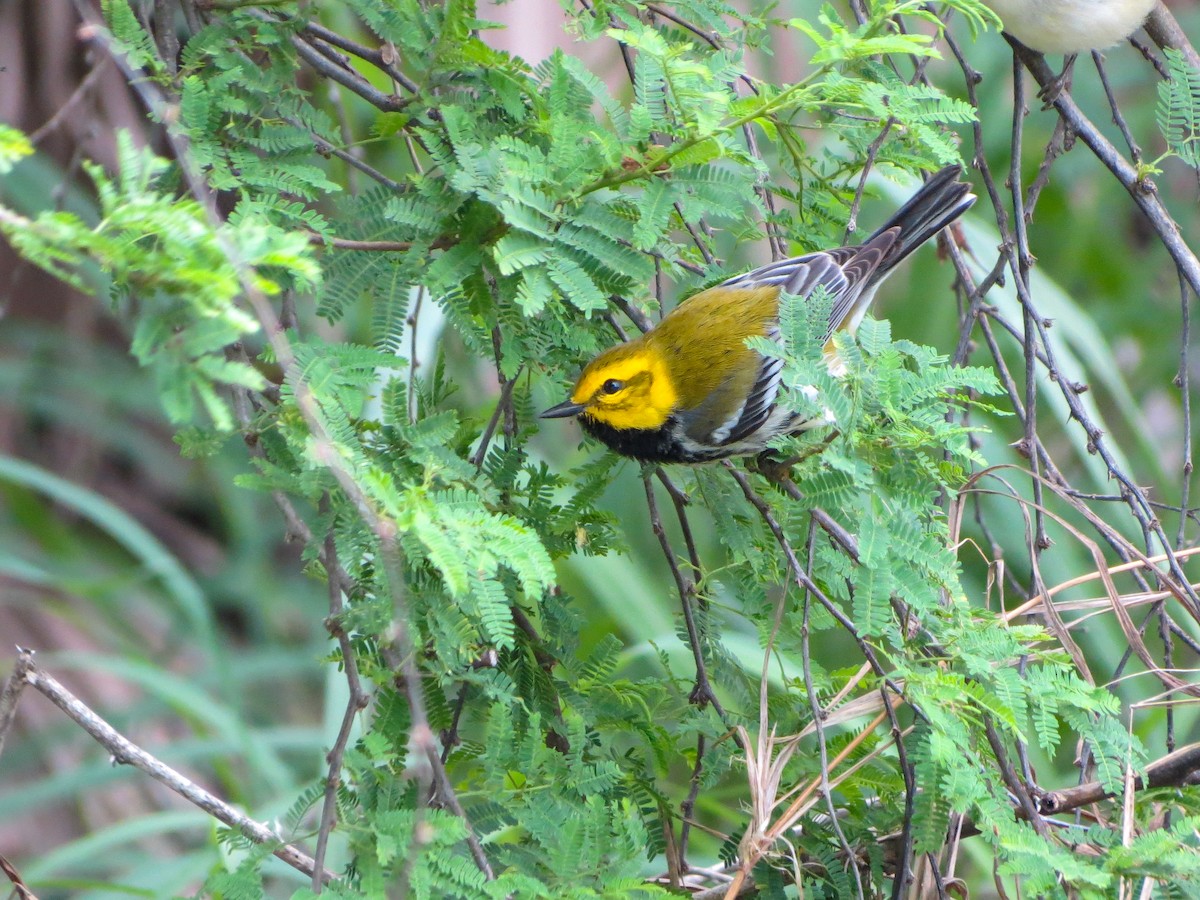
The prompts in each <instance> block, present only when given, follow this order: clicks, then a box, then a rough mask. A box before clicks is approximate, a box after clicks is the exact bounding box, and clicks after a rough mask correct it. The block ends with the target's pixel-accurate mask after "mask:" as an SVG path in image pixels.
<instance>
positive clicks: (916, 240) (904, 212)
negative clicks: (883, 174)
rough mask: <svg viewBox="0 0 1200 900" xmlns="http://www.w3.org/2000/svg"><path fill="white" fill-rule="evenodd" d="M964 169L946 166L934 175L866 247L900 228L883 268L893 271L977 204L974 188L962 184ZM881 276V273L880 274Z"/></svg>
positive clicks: (869, 239)
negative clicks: (972, 191) (961, 177)
mask: <svg viewBox="0 0 1200 900" xmlns="http://www.w3.org/2000/svg"><path fill="white" fill-rule="evenodd" d="M961 174H962V166H946V168H944V169H942V170H941V171H939V172H937V173H935V174H934V175H933V176H932V177H931V178H930V179H929V180H928V181H927V182H925V184H924V185H922V186H921V189H920V190H919V191H917V192H916V193H915V194H913V195H912V197H911V198H910V199H909V201H908V202H907V203H905V204H904V205H903V206H902V207H900V208H899V209H898V210H896V214H895V215H893V216H892V217H891V218H890V219H888V220H887V222H885V223H884V224H883V226H882V227H880V228H879V230H878V231H876V232H875V233H874V234H872V235H871V236H870V237H869V238H868V239H867V240H865V241H863V243H864V244H870V243H871V242H872V241H873V240H875V238H877V237H879V236H880V235H882V234H883V233H884V232H886V231H890V230H891V229H893V228H896V229H899V234H898V235H897V240H896V242H895V243H894V244H893V245H892V247H891V248H890V249H889V251H888V252H887V259H886V262H885V263H884V264H883V265H882V266H880V268H881V269H884V270H890V269H892V268H893V267H894V266H896V265H897V264H899V263H900V261H901V260H903V259H904V258H905V257H906V256H908V255H909V254H910V253H912V252H913V251H914V250H916V249H917V248H918V247H920V246H921V245H922V244H923V243H925V242H926V241H927V240H929V239H930V238H931V237H933V236H934V235H935V234H937V233H938V232H939V231H941V230H942V229H943V228H945V227H946V226H947V225H949V224H950V223H951V222H953V221H954V220H955V219H957V218H958V217H959V216H961V215H962V214H963V213H964V212H966V211H967V210H968V209H970V207H971V204H973V203H974V202H975V195H974V194H972V193H971V186H970V185H969V184H966V183H965V182H962V181H959V180H958V176H960V175H961ZM881 274H882V273H881Z"/></svg>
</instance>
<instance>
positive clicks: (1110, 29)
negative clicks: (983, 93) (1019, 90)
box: [984, 0, 1156, 55]
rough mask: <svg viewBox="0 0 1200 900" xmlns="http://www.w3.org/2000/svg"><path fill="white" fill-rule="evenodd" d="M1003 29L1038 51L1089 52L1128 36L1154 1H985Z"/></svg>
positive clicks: (1151, 7)
mask: <svg viewBox="0 0 1200 900" xmlns="http://www.w3.org/2000/svg"><path fill="white" fill-rule="evenodd" d="M984 2H985V3H987V5H988V6H990V7H991V8H992V9H993V10H994V11H995V12H996V14H997V15H998V16H1000V19H1001V21H1003V22H1004V30H1005V31H1007V32H1008V33H1009V34H1011V35H1012V36H1013V37H1015V38H1016V39H1017V40H1018V41H1020V42H1021V43H1022V44H1024V45H1025V46H1026V47H1029V48H1030V49H1032V50H1037V51H1039V52H1041V53H1065V54H1067V55H1071V54H1075V53H1089V52H1091V51H1092V50H1103V49H1104V48H1105V47H1111V46H1112V45H1113V44H1115V43H1117V42H1118V41H1121V40H1124V39H1125V38H1127V37H1129V36H1130V35H1131V34H1133V33H1134V32H1135V31H1137V29H1138V27H1139V26H1140V25H1141V24H1142V23H1143V22H1144V21H1146V16H1148V15H1150V10H1152V9H1153V8H1154V4H1155V2H1156V0H984Z"/></svg>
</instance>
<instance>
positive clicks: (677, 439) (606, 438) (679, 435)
mask: <svg viewBox="0 0 1200 900" xmlns="http://www.w3.org/2000/svg"><path fill="white" fill-rule="evenodd" d="M961 173H962V169H961V168H960V167H959V166H949V167H947V168H945V169H942V170H941V171H940V172H938V173H937V174H936V175H934V176H933V177H932V178H930V179H929V181H928V182H926V183H925V185H924V186H923V187H922V188H921V189H920V190H919V191H917V193H916V194H914V195H913V197H912V199H910V200H909V201H908V202H907V203H905V204H904V206H902V207H901V208H900V209H899V210H898V211H897V212H896V214H895V215H894V216H892V217H891V219H889V220H888V222H887V223H886V224H885V225H884V226H883V227H882V228H880V229H879V230H878V231H876V232H875V233H874V234H872V235H871V236H870V237H869V238H868V239H867V240H866V241H865V242H864V243H862V244H861V245H859V246H856V247H839V248H837V249H836V250H822V251H818V252H816V253H808V254H805V255H804V256H797V257H795V258H793V259H785V260H781V261H779V262H775V263H771V264H770V265H766V266H763V267H762V268H759V269H755V270H754V271H752V272H747V273H746V274H745V275H738V276H737V277H735V278H730V279H729V280H728V281H724V282H722V283H721V284H719V285H717V286H716V287H711V288H709V289H708V290H705V291H701V292H700V293H698V294H695V295H694V296H692V297H689V298H688V299H687V300H685V301H684V302H683V303H680V304H679V306H677V307H676V308H675V309H674V310H672V311H671V312H670V313H669V314H668V315H667V316H665V317H664V318H663V320H662V321H661V322H659V323H658V325H656V326H655V327H654V328H652V329H651V330H650V331H648V332H646V333H645V334H643V335H642V336H641V337H639V338H636V339H635V340H632V341H628V342H627V343H624V344H620V345H619V346H616V347H612V348H610V349H608V350H606V351H604V352H603V353H601V354H600V355H599V356H597V357H596V358H595V359H593V360H592V361H591V362H590V363H588V365H587V366H586V367H585V368H584V370H583V373H582V374H581V375H580V376H579V380H578V381H577V382H576V383H575V389H574V391H572V392H571V398H570V399H569V400H566V401H565V402H563V403H560V404H558V405H557V406H552V407H551V408H550V409H548V410H546V411H545V412H543V413H542V417H543V418H562V417H565V416H574V415H578V416H579V421H580V424H582V425H583V428H584V430H585V431H587V432H588V433H589V434H591V435H592V436H593V437H595V438H597V439H599V440H601V441H603V442H604V443H605V444H607V445H608V446H609V447H611V448H612V449H613V450H615V451H617V452H618V453H621V454H624V455H625V456H632V457H634V458H635V459H640V460H644V461H646V462H664V463H669V462H682V463H697V462H707V461H709V460H714V459H721V458H723V457H727V456H744V455H747V454H752V453H758V452H760V451H761V450H764V449H765V448H766V446H767V442H768V441H770V440H771V439H772V438H774V437H776V436H777V435H781V434H791V433H794V432H797V431H802V430H804V428H806V427H812V426H813V425H816V424H817V422H814V421H812V420H807V421H803V420H799V417H798V416H797V415H796V414H795V413H793V412H791V411H790V410H789V409H788V408H787V407H786V405H781V404H778V403H777V402H776V401H777V400H778V399H779V391H780V382H781V376H782V371H783V362H782V361H781V360H779V359H775V358H768V357H764V356H762V355H761V354H760V353H757V352H756V351H754V350H752V349H750V348H749V347H747V346H746V339H747V338H750V337H753V336H756V335H759V336H765V337H767V338H774V339H778V336H779V293H780V291H781V290H784V291H787V292H788V293H789V294H793V295H795V296H798V297H809V296H811V295H812V292H813V291H814V290H815V289H816V288H817V287H818V286H823V287H824V289H825V292H826V296H827V297H828V298H829V300H830V301H831V303H832V306H831V311H830V316H829V327H828V329H827V331H826V333H825V346H826V352H827V361H828V362H829V363H830V367H831V369H833V370H835V372H836V369H837V366H838V363H837V360H836V358H834V357H833V355H832V343H831V341H830V339H831V338H832V336H833V333H834V332H835V331H837V330H838V329H841V328H845V329H847V330H849V331H850V332H853V331H854V329H855V328H856V327H857V326H858V323H859V322H861V321H862V317H863V316H864V315H865V314H866V311H867V307H868V306H870V304H871V300H872V298H873V297H874V296H875V291H876V289H877V288H878V287H879V284H880V282H882V281H883V280H884V279H885V278H886V277H887V276H888V275H889V274H890V273H891V271H892V269H894V268H895V267H896V265H897V264H898V263H900V262H901V261H902V260H903V259H904V258H905V257H907V256H908V255H909V254H910V253H912V252H913V251H914V250H915V249H916V248H917V247H919V246H921V244H923V243H925V241H927V240H929V238H931V237H933V236H934V235H935V234H937V233H938V232H939V231H941V230H942V229H943V228H944V227H946V226H947V225H948V224H950V223H951V222H952V221H954V220H955V219H956V218H958V217H959V216H960V215H962V214H963V213H964V212H965V211H966V210H967V209H968V208H969V207H970V206H971V204H972V203H974V202H975V197H974V195H973V194H971V193H970V188H969V186H968V185H966V184H964V183H962V182H960V181H959V180H958V176H959V175H960V174H961Z"/></svg>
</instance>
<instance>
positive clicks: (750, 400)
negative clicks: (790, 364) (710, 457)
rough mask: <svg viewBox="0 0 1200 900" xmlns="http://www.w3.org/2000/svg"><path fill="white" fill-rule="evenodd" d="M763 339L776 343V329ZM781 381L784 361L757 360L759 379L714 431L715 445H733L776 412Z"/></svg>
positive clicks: (774, 326)
mask: <svg viewBox="0 0 1200 900" xmlns="http://www.w3.org/2000/svg"><path fill="white" fill-rule="evenodd" d="M766 337H767V338H768V339H769V340H772V341H778V340H779V326H778V325H773V326H771V327H770V328H768V329H767V333H766ZM782 379H783V360H782V359H779V358H778V357H774V356H759V366H758V375H757V376H756V377H755V379H754V384H753V385H752V386H751V388H750V392H749V393H748V394H747V395H746V402H745V403H743V404H742V406H741V408H740V409H739V410H737V412H735V413H734V415H733V416H731V417H730V418H729V419H728V420H727V421H726V422H725V423H723V424H722V425H721V426H720V427H718V428H717V429H715V430H714V431H713V433H712V435H711V440H712V442H713V443H714V444H718V445H721V446H725V445H728V444H736V443H737V442H738V441H740V440H742V439H743V438H745V437H746V436H747V435H749V434H753V433H754V432H755V431H757V430H758V429H759V428H761V427H762V425H763V423H764V422H766V421H767V418H768V417H769V416H770V415H771V411H772V410H773V409H774V408H775V398H776V397H778V396H779V385H780V382H781V381H782Z"/></svg>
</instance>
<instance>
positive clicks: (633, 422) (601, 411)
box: [542, 341, 679, 431]
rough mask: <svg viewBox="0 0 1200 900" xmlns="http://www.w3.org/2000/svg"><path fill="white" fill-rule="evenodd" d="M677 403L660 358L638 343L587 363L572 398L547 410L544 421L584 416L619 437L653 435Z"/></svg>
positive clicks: (601, 355)
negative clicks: (643, 432)
mask: <svg viewBox="0 0 1200 900" xmlns="http://www.w3.org/2000/svg"><path fill="white" fill-rule="evenodd" d="M678 403H679V393H678V391H677V390H676V387H675V383H674V381H673V380H672V379H671V373H670V372H669V371H668V369H667V362H666V359H665V358H664V357H663V355H662V354H661V353H659V352H658V351H657V350H655V349H654V347H652V346H647V345H646V344H645V343H644V342H642V341H631V342H630V343H628V344H621V345H620V346H617V347H612V348H610V349H608V350H605V351H604V352H603V353H601V354H600V355H599V356H597V357H596V358H595V359H593V360H592V361H591V362H590V363H588V364H587V366H586V367H584V370H583V373H582V374H581V375H580V376H579V380H578V381H577V382H575V389H574V390H573V391H572V392H571V398H570V399H569V400H566V401H564V402H562V403H560V404H558V405H557V406H552V407H550V408H549V409H548V410H546V411H545V412H543V413H542V418H544V419H559V418H564V417H566V416H575V415H582V416H585V417H587V418H591V419H594V420H595V421H597V422H602V423H603V424H605V425H608V426H609V427H610V428H616V429H619V430H621V431H626V430H653V429H656V428H661V427H662V426H663V425H664V424H665V423H666V421H667V419H668V418H670V416H671V414H672V413H673V412H675V410H676V407H677V406H678Z"/></svg>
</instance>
